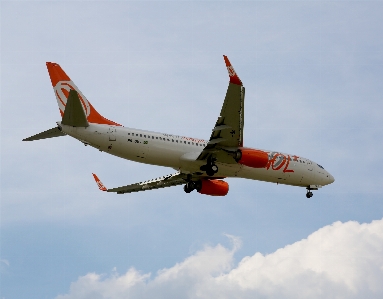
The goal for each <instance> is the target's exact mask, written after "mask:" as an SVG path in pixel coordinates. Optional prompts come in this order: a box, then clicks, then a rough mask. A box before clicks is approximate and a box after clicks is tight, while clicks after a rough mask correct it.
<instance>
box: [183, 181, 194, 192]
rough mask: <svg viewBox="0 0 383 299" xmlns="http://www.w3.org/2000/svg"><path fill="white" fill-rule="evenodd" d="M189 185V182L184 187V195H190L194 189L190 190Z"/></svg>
mask: <svg viewBox="0 0 383 299" xmlns="http://www.w3.org/2000/svg"><path fill="white" fill-rule="evenodd" d="M189 183H190V182H188V183H186V185H185V186H184V191H185V192H186V193H190V192H192V191H193V190H194V188H190V184H189Z"/></svg>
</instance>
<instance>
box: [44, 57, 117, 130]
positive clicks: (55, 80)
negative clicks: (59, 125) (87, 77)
mask: <svg viewBox="0 0 383 299" xmlns="http://www.w3.org/2000/svg"><path fill="white" fill-rule="evenodd" d="M47 68H48V72H49V76H50V78H51V81H52V86H53V90H54V92H55V95H56V99H57V104H58V105H59V109H60V113H61V117H62V116H63V115H64V110H65V106H66V103H67V99H68V96H69V91H70V90H71V89H73V90H76V91H77V92H78V96H79V98H80V101H81V104H82V108H83V109H84V112H85V115H86V118H87V120H88V122H90V123H96V124H105V125H112V126H121V125H120V124H118V123H115V122H114V121H111V120H109V119H106V118H105V117H103V116H102V115H101V114H100V113H98V112H97V110H96V109H94V107H93V106H92V104H91V103H90V102H89V101H88V100H87V99H86V97H85V96H84V95H83V94H82V92H81V91H80V90H79V89H78V87H77V86H76V85H75V84H74V82H73V81H72V80H71V79H70V78H69V77H68V75H67V74H66V73H65V72H64V70H63V69H62V68H61V67H60V65H58V64H57V63H54V62H47Z"/></svg>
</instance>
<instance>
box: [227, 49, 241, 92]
mask: <svg viewBox="0 0 383 299" xmlns="http://www.w3.org/2000/svg"><path fill="white" fill-rule="evenodd" d="M223 59H224V60H225V64H226V67H227V71H228V73H229V77H230V83H233V84H237V85H241V86H242V81H241V79H239V77H238V75H237V73H236V72H235V70H234V68H233V66H232V65H231V63H230V61H229V58H227V56H225V55H223Z"/></svg>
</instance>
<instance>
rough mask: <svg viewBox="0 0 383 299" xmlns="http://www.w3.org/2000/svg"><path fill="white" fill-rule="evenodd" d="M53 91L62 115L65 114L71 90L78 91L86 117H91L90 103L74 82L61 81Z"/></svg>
mask: <svg viewBox="0 0 383 299" xmlns="http://www.w3.org/2000/svg"><path fill="white" fill-rule="evenodd" d="M53 89H54V91H55V94H56V98H57V104H58V105H59V108H60V110H61V112H62V113H64V110H65V106H66V102H67V99H68V95H69V91H70V90H71V89H73V90H76V91H77V93H78V95H79V98H80V101H81V104H82V108H83V109H84V112H85V115H86V116H87V117H88V116H89V114H90V106H89V102H88V100H87V99H86V97H85V96H84V95H83V94H82V93H81V91H80V90H79V89H78V88H77V86H76V85H75V84H74V83H73V82H72V81H60V82H58V83H57V84H56V86H55V87H54V88H53Z"/></svg>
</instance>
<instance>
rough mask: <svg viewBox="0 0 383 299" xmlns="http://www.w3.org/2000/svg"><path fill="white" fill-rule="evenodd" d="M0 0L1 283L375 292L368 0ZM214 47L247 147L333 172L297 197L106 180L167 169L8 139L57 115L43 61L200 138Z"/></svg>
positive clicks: (122, 293)
mask: <svg viewBox="0 0 383 299" xmlns="http://www.w3.org/2000/svg"><path fill="white" fill-rule="evenodd" d="M0 3H1V4H0V5H1V7H0V8H1V10H0V11H1V15H0V19H1V89H0V92H1V253H0V260H1V261H0V271H1V272H0V273H1V287H0V290H1V291H0V292H1V294H0V295H1V298H6V299H9V298H129V297H130V296H132V297H134V298H153V296H154V295H153V294H155V296H156V297H157V298H162V297H166V298H169V297H178V298H197V297H198V296H199V297H200V298H212V297H220V298H225V296H226V297H227V298H246V297H249V298H254V297H256V296H258V298H280V297H284V298H301V297H302V298H303V297H305V298H306V297H307V295H309V296H310V297H312V298H323V296H324V297H326V298H333V297H334V298H335V297H336V296H338V298H339V297H343V298H344V297H347V298H366V294H367V295H368V297H369V298H381V296H382V295H383V289H382V287H380V286H379V283H377V282H376V281H379V279H380V281H381V279H382V278H383V271H382V269H383V261H382V251H381V248H382V247H383V221H382V217H383V201H382V199H383V196H382V191H381V189H380V186H382V185H383V174H382V171H381V168H382V166H383V158H382V155H381V153H382V150H383V143H382V140H383V139H382V138H383V133H382V127H383V117H382V111H383V101H382V94H383V84H382V83H381V82H383V58H382V57H383V40H382V39H381V32H382V29H383V20H382V18H381V16H382V13H383V3H382V2H381V1H372V2H369V1H360V2H358V1H353V2H348V1H339V2H337V1H334V2H328V1H292V2H289V1H276V2H273V1H265V2H262V1H260V2H258V1H257V2H252V1H243V2H242V1H217V2H214V1H207V2H204V1H198V2H189V1H180V2H178V1H152V2H149V1H129V2H125V1H118V2H113V1H108V2H106V1H105V2H103V1H97V2H94V1H70V2H69V1H1V2H0ZM223 54H225V55H228V57H229V59H230V60H231V62H232V64H233V66H234V68H235V70H236V71H237V73H238V74H239V76H240V78H241V79H242V81H243V83H244V85H245V87H246V100H245V105H246V106H245V107H246V108H245V145H246V146H250V147H258V148H263V149H270V150H277V151H283V152H287V153H291V154H297V155H300V156H303V157H306V158H309V159H312V160H313V161H316V162H317V163H319V164H321V165H323V166H324V167H325V168H326V169H327V170H328V171H329V172H330V173H331V174H333V175H334V177H335V179H336V181H335V183H334V184H332V185H330V186H326V187H325V188H322V189H321V190H319V191H317V192H315V194H314V197H313V198H311V199H310V200H307V199H306V197H305V190H304V189H302V188H296V187H290V186H282V185H278V186H277V185H275V184H269V183H263V182H256V181H250V180H237V179H229V180H228V182H229V184H230V192H229V194H228V195H227V196H226V197H223V198H213V197H208V196H203V195H200V194H198V193H192V194H185V193H184V192H183V190H182V188H181V187H173V188H167V189H163V190H155V191H151V192H143V193H137V194H129V195H113V194H105V193H103V192H100V191H99V190H98V189H97V186H96V185H95V183H94V181H93V178H92V176H91V173H92V172H95V173H97V174H98V175H99V176H100V178H101V179H102V181H103V183H104V184H105V185H107V186H108V187H109V186H110V187H115V186H121V185H125V184H128V183H134V182H139V181H143V180H146V179H150V178H155V177H158V176H161V175H165V174H170V173H172V172H173V170H172V169H165V168H162V167H153V166H148V165H144V164H138V163H134V162H130V161H125V160H122V159H118V158H116V157H113V156H108V155H106V154H104V153H100V152H98V151H96V150H95V149H92V148H89V147H84V146H83V145H82V144H81V143H80V142H78V141H76V140H74V139H71V138H70V137H61V138H55V139H47V140H41V141H35V142H30V143H29V142H28V143H26V142H21V140H22V139H23V138H25V137H28V136H31V135H33V134H36V133H38V132H41V131H43V130H46V129H49V128H51V127H54V126H55V122H56V121H58V120H59V117H60V116H59V113H58V108H57V104H56V99H55V97H54V93H53V90H52V87H51V83H50V80H49V76H48V73H47V70H46V66H45V62H46V61H52V62H57V63H59V64H60V65H61V66H62V67H63V69H64V70H65V71H66V72H67V73H68V75H69V76H70V77H71V79H72V80H73V81H74V82H75V83H76V85H77V86H78V87H79V88H80V89H81V91H82V92H83V93H84V94H85V95H86V96H87V98H88V99H89V100H90V101H91V103H92V104H93V105H94V106H95V107H96V109H97V110H98V111H99V112H100V113H101V114H102V115H104V116H105V117H107V118H109V119H112V120H114V121H116V122H118V123H121V124H123V125H125V126H127V127H134V128H141V129H146V130H153V131H158V132H166V133H172V134H177V135H184V136H190V137H196V138H204V139H207V138H208V137H209V136H210V132H211V129H212V127H213V125H214V123H215V121H216V118H217V116H218V114H219V111H220V108H221V105H222V102H223V99H224V96H225V93H226V88H227V85H228V76H227V71H226V68H225V65H224V62H223V58H222V55H223ZM345 256H347V257H349V259H345V258H344V257H345ZM367 257H368V258H367ZM358 273H359V274H358Z"/></svg>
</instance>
